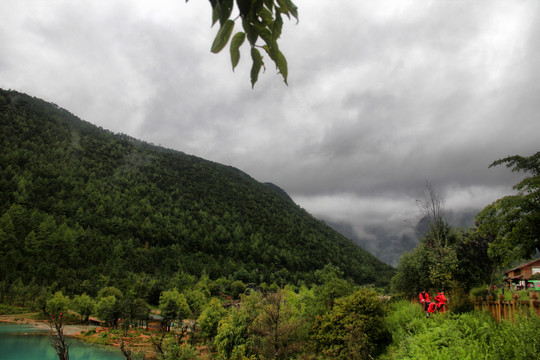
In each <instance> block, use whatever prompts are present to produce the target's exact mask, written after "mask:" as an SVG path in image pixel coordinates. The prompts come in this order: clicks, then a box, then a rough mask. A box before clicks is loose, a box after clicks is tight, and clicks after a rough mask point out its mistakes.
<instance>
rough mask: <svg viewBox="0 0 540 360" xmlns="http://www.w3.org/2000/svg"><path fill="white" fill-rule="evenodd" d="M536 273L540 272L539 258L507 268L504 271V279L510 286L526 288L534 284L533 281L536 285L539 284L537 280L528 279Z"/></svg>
mask: <svg viewBox="0 0 540 360" xmlns="http://www.w3.org/2000/svg"><path fill="white" fill-rule="evenodd" d="M537 273H540V258H538V259H536V260H533V261H531V262H528V263H526V264H523V265H519V266H518V267H516V268H513V269H510V270H507V271H506V272H505V275H506V279H505V280H506V281H507V282H508V283H509V285H510V286H512V288H515V287H520V288H528V287H532V286H534V285H535V283H536V285H537V286H539V285H540V282H539V281H534V282H533V281H529V279H530V278H531V276H533V275H534V274H537ZM531 284H532V286H531Z"/></svg>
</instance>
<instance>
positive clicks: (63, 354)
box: [49, 314, 70, 360]
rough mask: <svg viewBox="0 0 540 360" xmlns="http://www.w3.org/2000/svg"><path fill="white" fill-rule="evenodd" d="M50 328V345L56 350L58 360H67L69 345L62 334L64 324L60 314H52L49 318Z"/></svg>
mask: <svg viewBox="0 0 540 360" xmlns="http://www.w3.org/2000/svg"><path fill="white" fill-rule="evenodd" d="M49 327H50V328H51V331H52V333H51V345H52V347H53V348H54V350H55V351H56V354H57V355H58V359H59V360H69V345H70V344H67V343H66V338H65V336H64V324H63V317H62V314H60V315H52V316H51V318H50V319H49Z"/></svg>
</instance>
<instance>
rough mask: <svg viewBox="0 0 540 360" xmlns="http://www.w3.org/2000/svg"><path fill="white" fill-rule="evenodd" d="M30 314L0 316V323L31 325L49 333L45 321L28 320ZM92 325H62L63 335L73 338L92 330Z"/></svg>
mask: <svg viewBox="0 0 540 360" xmlns="http://www.w3.org/2000/svg"><path fill="white" fill-rule="evenodd" d="M30 315H32V314H20V315H0V323H11V324H27V325H32V326H34V327H35V328H36V329H38V330H43V331H49V330H50V329H51V328H50V327H49V324H47V323H46V322H45V321H38V320H33V319H30V318H28V317H27V316H30ZM94 328H95V326H92V325H64V334H65V335H67V336H73V335H75V334H78V333H80V332H83V331H88V330H90V329H94Z"/></svg>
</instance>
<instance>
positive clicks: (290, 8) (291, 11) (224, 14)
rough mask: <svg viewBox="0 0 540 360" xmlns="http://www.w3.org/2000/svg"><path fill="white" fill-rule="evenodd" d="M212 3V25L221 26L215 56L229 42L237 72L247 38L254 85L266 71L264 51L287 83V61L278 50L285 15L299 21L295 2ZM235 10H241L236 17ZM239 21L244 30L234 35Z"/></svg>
mask: <svg viewBox="0 0 540 360" xmlns="http://www.w3.org/2000/svg"><path fill="white" fill-rule="evenodd" d="M187 1H188V0H186V2H187ZM210 4H211V5H212V26H214V25H215V24H216V23H217V22H218V21H219V25H220V28H219V30H218V32H217V34H216V37H215V39H214V41H213V43H212V47H211V49H210V51H211V52H213V53H214V54H217V53H219V52H221V51H222V50H223V49H224V48H225V46H226V45H227V43H229V40H230V55H231V63H232V68H233V71H234V69H235V68H236V66H237V65H238V63H239V62H240V47H241V46H242V45H243V44H244V42H245V40H246V38H247V40H248V43H249V47H250V55H251V60H252V66H251V72H250V77H251V86H252V87H254V86H255V83H256V82H257V80H258V79H259V73H260V71H261V69H266V66H265V63H264V57H263V55H262V54H261V49H262V50H264V53H266V54H267V55H268V57H269V58H270V59H271V60H272V61H273V62H274V64H275V65H276V68H277V70H278V73H279V74H281V76H282V77H283V81H284V82H285V84H287V75H288V65H287V59H286V58H285V55H283V53H282V52H281V50H280V48H279V45H278V39H279V38H280V36H281V31H282V29H283V16H286V17H287V18H289V19H290V18H291V16H292V17H294V18H295V19H296V20H297V22H298V8H297V7H296V5H294V3H293V2H292V0H210ZM235 4H236V6H235ZM235 9H236V10H237V11H238V13H237V15H234V14H233V11H234V10H235ZM237 21H238V22H240V23H241V24H242V29H243V31H238V32H236V33H235V34H234V36H233V35H232V34H233V30H234V27H235V25H236V22H237ZM231 37H232V40H231Z"/></svg>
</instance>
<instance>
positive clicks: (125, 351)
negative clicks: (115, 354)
mask: <svg viewBox="0 0 540 360" xmlns="http://www.w3.org/2000/svg"><path fill="white" fill-rule="evenodd" d="M120 350H122V354H124V357H125V358H126V360H133V357H132V356H131V349H130V348H128V347H127V346H126V343H124V339H120Z"/></svg>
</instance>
